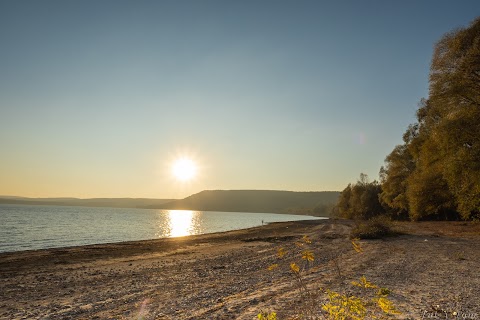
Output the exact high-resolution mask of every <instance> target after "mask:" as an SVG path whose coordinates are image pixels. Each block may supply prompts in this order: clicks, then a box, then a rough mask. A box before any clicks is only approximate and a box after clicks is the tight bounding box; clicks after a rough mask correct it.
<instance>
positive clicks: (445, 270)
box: [0, 220, 480, 319]
mask: <svg viewBox="0 0 480 320" xmlns="http://www.w3.org/2000/svg"><path fill="white" fill-rule="evenodd" d="M352 224H353V223H352V222H350V221H342V220H315V221H303V222H302V221H300V222H286V223H273V224H269V225H267V226H263V227H258V228H251V229H246V230H239V231H231V232H225V233H217V234H210V235H201V236H191V237H182V238H175V239H160V240H150V241H139V242H125V243H117V244H105V245H93V246H82V247H74V248H62V249H49V250H36V251H24V252H18V253H3V254H0V318H1V319H255V317H256V315H257V314H258V312H260V311H261V310H265V311H276V312H277V314H278V318H279V319H296V314H298V313H299V312H301V310H302V308H303V307H302V306H303V305H302V303H303V302H305V299H302V298H301V296H300V293H299V289H298V282H297V281H295V279H294V277H293V276H292V273H291V271H289V268H288V266H289V263H290V262H294V261H295V262H297V263H298V264H299V265H300V266H301V267H303V265H302V264H301V263H300V262H302V260H301V258H300V256H299V255H298V254H296V252H301V251H302V250H303V249H305V248H306V247H307V246H308V247H310V250H311V251H312V252H314V254H315V261H314V262H313V263H311V264H310V267H309V269H308V270H305V271H302V275H303V276H302V277H303V281H305V283H306V284H307V286H308V287H309V290H310V292H314V293H316V296H315V298H314V300H313V302H312V303H313V304H312V308H314V309H316V311H315V313H316V314H317V315H318V316H319V318H321V317H322V313H321V312H322V311H321V306H322V304H324V303H325V302H326V295H325V294H323V293H322V292H323V291H324V290H326V289H330V290H336V291H339V292H344V293H347V294H359V295H361V294H362V292H358V288H357V289H355V287H353V286H352V285H351V281H353V280H358V279H359V278H360V277H361V276H363V275H365V276H366V278H367V279H368V280H369V281H371V282H373V283H375V284H377V285H378V286H381V287H386V288H389V289H390V290H391V294H390V298H391V300H392V301H393V302H394V303H395V305H396V306H397V309H398V310H399V311H401V312H402V314H401V315H397V316H394V317H392V318H398V319H422V318H424V319H427V318H429V319H446V318H448V319H454V318H455V316H454V312H456V313H457V316H456V317H457V318H458V319H480V306H479V302H480V273H479V270H480V224H479V223H465V222H421V223H399V224H398V225H397V226H396V228H397V229H398V230H401V231H402V232H403V233H404V234H402V235H400V236H397V237H391V238H387V239H382V240H362V241H360V243H361V246H362V248H363V250H364V252H363V253H361V254H359V253H357V252H355V251H354V250H353V248H352V245H351V243H350V241H349V239H348V235H349V231H350V229H351V227H352ZM304 235H308V236H309V237H310V239H311V240H312V243H311V244H305V242H304V241H303V240H302V237H303V236H304ZM295 243H297V244H295ZM300 243H303V246H304V247H302V246H301V245H300ZM279 248H284V249H285V250H286V251H287V254H286V256H285V257H284V258H283V259H279V258H278V256H277V251H278V249H279ZM294 253H295V254H294ZM273 263H278V264H279V267H278V268H277V269H275V270H273V271H269V270H267V268H268V266H270V265H272V264H273ZM355 290H357V291H355Z"/></svg>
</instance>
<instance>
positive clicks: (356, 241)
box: [352, 238, 363, 253]
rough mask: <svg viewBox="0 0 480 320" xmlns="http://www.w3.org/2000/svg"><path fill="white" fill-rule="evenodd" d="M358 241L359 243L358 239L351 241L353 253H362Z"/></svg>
mask: <svg viewBox="0 0 480 320" xmlns="http://www.w3.org/2000/svg"><path fill="white" fill-rule="evenodd" d="M358 241H360V239H358V238H355V239H352V245H353V249H355V251H357V252H358V253H362V252H363V249H362V247H361V246H360V243H359V242H358Z"/></svg>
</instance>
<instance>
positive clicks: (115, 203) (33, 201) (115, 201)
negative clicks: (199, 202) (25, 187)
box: [0, 196, 174, 208]
mask: <svg viewBox="0 0 480 320" xmlns="http://www.w3.org/2000/svg"><path fill="white" fill-rule="evenodd" d="M172 201H174V199H147V198H92V199H78V198H24V197H12V196H0V203H5V204H26V205H50V206H82V207H112V208H147V207H152V206H161V205H162V204H164V203H170V202H172Z"/></svg>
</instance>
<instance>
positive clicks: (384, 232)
mask: <svg viewBox="0 0 480 320" xmlns="http://www.w3.org/2000/svg"><path fill="white" fill-rule="evenodd" d="M396 234H397V233H396V232H395V231H394V230H393V229H392V223H391V221H390V220H388V219H387V218H386V217H375V218H372V219H370V220H367V221H362V222H360V223H358V224H357V225H356V226H355V227H354V228H353V229H352V231H351V232H350V238H352V239H355V238H358V239H381V238H384V237H389V236H394V235H396Z"/></svg>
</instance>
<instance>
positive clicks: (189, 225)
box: [167, 210, 196, 237]
mask: <svg viewBox="0 0 480 320" xmlns="http://www.w3.org/2000/svg"><path fill="white" fill-rule="evenodd" d="M195 214H196V212H194V211H190V210H168V215H167V218H168V228H169V232H168V236H169V237H183V236H189V235H192V234H194V231H195V230H194V229H195V228H194V217H195Z"/></svg>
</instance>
